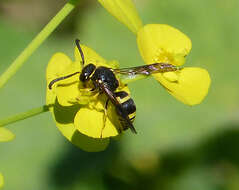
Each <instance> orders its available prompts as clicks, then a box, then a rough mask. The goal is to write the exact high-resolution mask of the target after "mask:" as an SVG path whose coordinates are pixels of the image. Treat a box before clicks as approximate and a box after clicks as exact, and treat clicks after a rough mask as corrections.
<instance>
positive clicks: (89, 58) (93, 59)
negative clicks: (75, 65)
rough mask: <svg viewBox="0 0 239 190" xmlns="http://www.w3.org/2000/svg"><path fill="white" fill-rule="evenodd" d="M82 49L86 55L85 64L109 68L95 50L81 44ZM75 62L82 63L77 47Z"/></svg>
mask: <svg viewBox="0 0 239 190" xmlns="http://www.w3.org/2000/svg"><path fill="white" fill-rule="evenodd" d="M80 46H81V49H82V52H83V54H84V59H85V64H86V65H87V64H90V63H92V64H94V65H96V66H108V65H107V63H106V60H105V59H104V58H103V57H101V56H100V55H99V54H97V53H96V52H95V51H94V50H93V49H91V48H89V47H87V46H85V45H83V44H81V45H80ZM75 60H76V62H80V63H82V58H81V55H80V52H79V50H78V48H77V47H75Z"/></svg>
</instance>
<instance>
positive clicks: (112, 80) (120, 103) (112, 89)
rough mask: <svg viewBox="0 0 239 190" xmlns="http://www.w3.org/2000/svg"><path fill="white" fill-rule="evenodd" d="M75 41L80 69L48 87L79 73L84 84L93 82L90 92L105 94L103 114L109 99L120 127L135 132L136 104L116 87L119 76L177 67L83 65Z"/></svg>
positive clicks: (77, 42) (156, 65)
mask: <svg viewBox="0 0 239 190" xmlns="http://www.w3.org/2000/svg"><path fill="white" fill-rule="evenodd" d="M75 43H76V46H77V48H78V50H79V53H80V55H81V58H82V64H83V69H82V71H81V72H80V71H79V72H75V73H72V74H70V75H67V76H63V77H59V78H56V79H54V80H52V81H51V82H50V83H49V85H48V88H49V89H52V86H53V84H55V83H56V82H57V81H60V80H64V79H67V78H70V77H72V76H74V75H76V74H80V75H79V80H80V81H81V82H82V83H83V84H86V83H87V82H89V81H91V82H92V83H93V88H92V89H91V90H90V91H91V92H99V93H103V94H105V95H106V97H107V100H106V102H105V106H104V109H105V114H106V113H107V112H106V111H107V108H108V103H109V101H110V102H111V103H112V104H113V106H114V107H115V110H116V113H117V115H118V117H119V121H120V124H121V125H122V129H123V130H126V129H128V128H130V129H131V131H132V132H133V133H135V134H136V133H137V132H136V129H135V128H134V126H133V121H134V119H135V117H136V105H135V103H134V101H133V99H132V98H131V97H130V96H129V94H128V93H127V92H125V91H122V90H119V89H118V88H119V83H120V82H119V78H120V77H121V78H124V79H127V80H132V79H135V78H136V77H140V76H141V77H142V76H143V77H145V76H150V75H151V74H155V73H164V72H169V71H176V70H178V69H179V68H178V67H176V66H174V65H171V64H168V63H154V64H150V65H143V66H138V67H131V68H123V69H112V68H108V67H104V66H98V67H97V66H96V65H94V64H92V63H89V64H87V65H85V59H84V53H83V51H82V49H81V46H80V41H79V40H78V39H76V40H75ZM125 85H127V84H125Z"/></svg>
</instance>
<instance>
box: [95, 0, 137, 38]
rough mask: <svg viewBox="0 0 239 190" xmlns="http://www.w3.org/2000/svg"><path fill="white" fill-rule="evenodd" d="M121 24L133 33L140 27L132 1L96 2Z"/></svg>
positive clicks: (104, 0) (102, 0)
mask: <svg viewBox="0 0 239 190" xmlns="http://www.w3.org/2000/svg"><path fill="white" fill-rule="evenodd" d="M98 1H99V2H100V4H101V5H102V6H103V7H104V8H105V9H106V10H107V11H109V13H110V14H112V15H113V16H114V17H115V18H117V19H118V20H119V21H120V22H121V23H123V24H124V25H126V26H127V27H128V28H129V29H130V30H131V31H132V32H133V33H135V34H136V33H137V31H138V30H139V29H140V28H141V27H142V21H141V20H140V18H139V15H138V13H137V10H136V8H135V5H134V3H133V2H132V0H98Z"/></svg>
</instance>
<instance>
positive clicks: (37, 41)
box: [0, 0, 79, 88]
mask: <svg viewBox="0 0 239 190" xmlns="http://www.w3.org/2000/svg"><path fill="white" fill-rule="evenodd" d="M78 2H79V0H70V1H69V2H68V3H66V4H65V5H64V7H63V8H62V9H61V10H60V11H59V12H58V13H57V14H56V15H55V17H53V19H52V20H51V21H50V22H49V23H48V24H47V25H46V26H45V27H44V28H43V29H42V31H41V32H40V33H39V34H38V35H37V36H36V37H35V38H34V39H33V40H32V42H30V44H29V45H28V46H27V47H26V48H25V49H24V50H23V51H22V53H21V54H20V55H19V56H18V57H17V58H16V59H15V60H14V61H13V63H12V64H11V65H10V66H9V67H8V68H7V70H6V71H5V72H4V73H3V74H2V75H1V76H0V88H2V87H3V86H4V85H5V84H6V83H7V81H8V80H9V79H10V78H11V77H12V76H14V75H15V73H16V72H17V71H18V69H19V68H21V67H22V65H23V63H24V62H25V61H26V60H27V59H28V58H29V57H30V56H31V55H32V53H33V52H34V51H35V50H36V49H37V48H38V47H39V46H40V45H41V44H42V43H43V42H44V41H45V40H46V39H47V37H48V36H49V35H50V34H51V33H52V32H53V31H54V30H55V29H56V27H57V26H58V25H59V24H60V23H61V22H62V21H63V20H64V18H65V17H66V16H67V15H69V13H70V12H71V11H72V10H73V9H74V8H75V6H76V5H77V3H78Z"/></svg>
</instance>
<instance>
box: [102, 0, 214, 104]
mask: <svg viewBox="0 0 239 190" xmlns="http://www.w3.org/2000/svg"><path fill="white" fill-rule="evenodd" d="M98 1H99V2H100V3H101V4H102V5H103V6H104V7H105V8H106V10H107V11H109V12H110V13H111V14H112V15H113V16H115V17H116V18H117V19H118V20H119V21H120V22H122V23H123V24H125V25H126V26H128V28H129V29H130V30H131V31H132V32H133V33H134V34H136V35H137V43H138V47H139V50H140V53H141V56H142V57H143V59H144V61H145V63H146V64H152V63H155V62H164V63H169V64H172V65H175V66H181V65H183V64H184V63H185V58H186V56H187V55H188V54H189V52H190V50H191V47H192V44H191V40H190V39H189V38H188V37H187V36H186V35H185V34H183V33H182V32H180V31H179V30H178V29H176V28H173V27H171V26H169V25H165V24H148V25H145V26H143V25H142V21H141V20H140V18H139V17H138V14H137V10H136V8H135V7H134V4H133V3H132V1H131V0H98ZM133 23H134V24H133ZM134 26H136V27H134ZM154 77H155V78H156V80H157V81H158V82H160V84H162V85H163V87H164V88H165V89H166V90H167V91H168V92H169V93H170V94H171V95H173V96H174V97H175V98H176V99H177V100H179V101H181V102H183V103H184V104H187V105H196V104H199V103H201V101H202V100H203V99H204V97H205V96H206V95H207V93H208V89H209V86H210V83H211V79H210V76H209V74H208V72H207V70H205V69H202V68H197V67H191V68H190V67H189V68H183V69H181V70H179V71H174V72H168V73H163V74H155V75H154Z"/></svg>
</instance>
